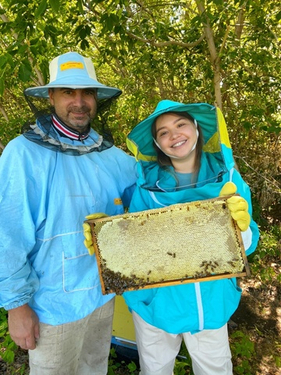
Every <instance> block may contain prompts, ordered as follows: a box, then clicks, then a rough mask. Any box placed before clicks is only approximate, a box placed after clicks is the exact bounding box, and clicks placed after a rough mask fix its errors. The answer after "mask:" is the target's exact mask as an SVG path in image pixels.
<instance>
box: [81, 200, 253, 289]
mask: <svg viewBox="0 0 281 375" xmlns="http://www.w3.org/2000/svg"><path fill="white" fill-rule="evenodd" d="M225 200H226V198H217V199H211V200H206V201H197V202H192V203H185V204H176V205H173V206H169V207H165V208H161V209H154V210H147V211H141V212H137V213H132V214H124V215H118V216H112V217H106V218H102V219H96V220H88V221H87V222H88V223H89V224H90V226H91V229H92V236H93V243H94V247H95V251H96V256H97V261H98V267H99V273H100V279H101V284H102V291H103V293H104V294H108V293H111V292H115V293H116V294H122V293H123V292H124V291H126V290H134V289H140V288H151V287H159V286H167V285H176V284H179V283H186V282H195V281H207V280H211V279H218V278H225V277H234V276H245V275H246V274H248V273H249V269H248V264H247V259H246V256H245V251H244V248H243V244H242V240H241V235H240V231H239V229H238V227H237V226H236V224H235V222H234V221H233V220H232V218H231V215H230V212H229V210H228V208H227V205H226V203H225Z"/></svg>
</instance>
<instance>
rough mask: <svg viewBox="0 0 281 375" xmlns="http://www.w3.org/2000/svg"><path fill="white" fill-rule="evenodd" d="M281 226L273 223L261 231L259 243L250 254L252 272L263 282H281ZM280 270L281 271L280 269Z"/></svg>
mask: <svg viewBox="0 0 281 375" xmlns="http://www.w3.org/2000/svg"><path fill="white" fill-rule="evenodd" d="M280 239H281V226H280V225H272V226H270V227H269V228H268V229H267V230H266V231H261V237H260V241H259V245H258V247H257V249H256V251H255V252H254V253H253V254H252V255H251V256H250V258H249V262H250V263H251V272H252V274H253V276H254V277H256V278H258V279H260V280H261V281H262V282H265V283H271V282H273V281H275V280H277V281H278V282H279V283H280V282H281V273H280V270H279V265H280V260H281V240H280ZM278 270H279V271H278Z"/></svg>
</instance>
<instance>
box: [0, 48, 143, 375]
mask: <svg viewBox="0 0 281 375" xmlns="http://www.w3.org/2000/svg"><path fill="white" fill-rule="evenodd" d="M64 87H67V88H71V89H73V90H75V89H95V90H97V91H96V92H97V100H98V102H99V101H100V100H103V99H110V98H113V97H115V96H118V95H120V94H121V91H120V90H118V89H116V88H112V87H108V86H105V85H103V84H101V83H99V82H98V81H97V79H96V76H95V72H94V67H93V65H92V63H91V61H90V59H87V58H84V57H83V56H81V55H79V54H77V53H75V52H69V53H66V54H64V55H61V56H59V57H57V58H55V59H54V60H53V61H52V62H51V64H50V83H49V84H48V85H46V86H41V87H33V88H29V89H27V90H26V92H25V94H26V95H29V96H34V97H41V98H47V97H48V89H50V88H53V89H55V88H64ZM135 179H136V174H135V160H134V158H133V157H131V156H129V155H127V154H126V153H125V152H123V151H122V150H120V149H118V148H117V147H115V146H114V145H113V144H112V143H110V142H108V141H106V140H104V139H103V137H102V136H101V135H99V134H98V133H97V132H96V131H95V130H93V129H92V128H90V127H89V131H88V133H87V134H77V132H75V131H72V130H71V129H69V128H68V127H67V126H65V124H63V123H62V122H61V121H60V119H58V118H57V117H56V115H55V114H50V115H46V116H45V115H42V116H40V117H39V118H37V120H36V123H35V124H33V125H32V126H31V128H30V129H29V130H28V131H27V132H26V133H24V134H22V135H20V136H18V137H17V138H15V139H14V140H12V141H11V142H10V143H9V144H8V145H7V146H6V148H5V149H4V152H3V154H2V156H1V158H0V180H1V184H0V212H1V215H0V256H1V263H0V290H1V293H0V305H1V306H2V307H4V308H5V309H6V310H8V311H9V310H11V309H16V308H18V307H21V306H23V305H25V304H27V305H28V306H29V307H30V308H31V309H32V310H33V311H34V312H35V313H36V315H37V316H38V318H39V322H40V338H39V341H38V343H37V347H36V349H35V350H30V353H29V354H30V358H32V360H31V362H30V365H32V370H31V374H35V375H37V374H38V375H39V374H40V375H45V374H46V375H58V374H60V375H63V374H67V375H69V374H73V375H74V374H79V375H82V374H88V373H89V371H90V373H91V374H106V373H107V358H108V354H109V348H110V342H111V324H112V315H113V301H114V299H113V297H114V294H110V295H106V296H105V295H103V294H102V292H101V285H100V279H99V274H98V269H97V262H96V257H95V256H93V257H91V256H89V254H88V250H87V248H86V247H85V246H84V244H83V241H84V236H83V227H82V224H83V222H84V220H85V216H86V215H88V214H90V213H93V212H105V213H106V214H108V215H116V214H122V213H123V212H124V207H125V206H128V205H129V202H130V199H131V195H132V192H133V189H134V185H135ZM110 301H111V302H110ZM105 306H108V307H107V308H106V309H104V307H105ZM96 311H97V312H98V315H99V317H101V318H102V317H103V318H106V319H107V320H106V327H104V326H102V323H100V327H99V330H100V337H99V336H98V333H97V331H96V332H94V328H93V327H90V326H89V325H88V323H89V319H90V317H91V316H92V315H93V314H94V313H95V312H96ZM84 319H85V320H84ZM76 322H77V325H76V324H75V323H76ZM105 329H106V332H105ZM50 332H52V334H53V336H54V337H52V336H51V333H50ZM83 332H84V333H83ZM87 334H88V335H92V336H93V337H90V338H89V340H90V344H89V347H87V350H84V351H83V349H81V348H82V344H83V340H84V339H85V337H86V336H85V335H87ZM67 335H69V342H66V340H65V341H63V340H64V337H66V336H67ZM81 335H84V336H83V337H84V338H81ZM87 340H88V338H87ZM47 341H48V347H47V349H46V350H45V352H41V351H40V350H41V349H40V348H42V347H44V345H45V344H46V342H47ZM62 341H63V342H62ZM61 342H62V344H61ZM99 350H100V351H101V357H102V358H99V359H98V360H97V361H96V363H92V362H95V359H94V358H95V351H96V352H99ZM88 352H89V353H88ZM36 353H40V354H36ZM46 353H47V354H46ZM82 354H83V355H82ZM86 355H88V357H89V358H86V359H85V356H86ZM41 362H42V363H43V364H41ZM78 364H79V366H80V367H79V368H78V367H77V366H78ZM83 366H84V367H83ZM82 367H83V368H82Z"/></svg>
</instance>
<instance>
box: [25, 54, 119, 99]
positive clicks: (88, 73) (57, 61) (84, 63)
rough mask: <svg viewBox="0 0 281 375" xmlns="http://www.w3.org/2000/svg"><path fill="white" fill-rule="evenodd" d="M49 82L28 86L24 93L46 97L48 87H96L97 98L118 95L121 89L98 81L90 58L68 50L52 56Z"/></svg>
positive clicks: (47, 95)
mask: <svg viewBox="0 0 281 375" xmlns="http://www.w3.org/2000/svg"><path fill="white" fill-rule="evenodd" d="M49 71H50V82H49V83H48V84H47V85H45V86H37V87H30V88H28V89H26V90H25V91H24V93H25V95H27V96H33V97H39V98H48V97H49V94H48V89H50V88H63V87H65V88H70V89H85V88H93V89H97V96H98V99H99V100H101V99H110V98H113V97H116V96H119V95H120V94H121V93H122V91H121V90H119V89H117V88H114V87H108V86H106V85H103V84H102V83H100V82H98V80H97V77H96V73H95V68H94V65H93V63H92V61H91V59H89V58H87V57H84V56H81V55H79V53H77V52H68V53H65V54H63V55H60V56H58V57H56V58H54V59H53V60H52V61H51V62H50V65H49Z"/></svg>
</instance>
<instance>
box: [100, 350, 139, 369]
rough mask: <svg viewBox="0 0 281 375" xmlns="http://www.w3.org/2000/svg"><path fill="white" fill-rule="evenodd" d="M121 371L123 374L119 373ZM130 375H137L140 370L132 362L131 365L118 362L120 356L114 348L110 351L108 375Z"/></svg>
mask: <svg viewBox="0 0 281 375" xmlns="http://www.w3.org/2000/svg"><path fill="white" fill-rule="evenodd" d="M119 371H121V372H119ZM119 373H120V374H123V373H126V374H130V375H137V374H138V368H137V365H136V364H135V363H134V362H133V361H131V362H130V363H128V364H127V363H125V361H121V363H120V362H118V356H117V354H116V352H115V349H114V348H111V350H110V357H109V361H108V373H107V374H108V375H116V374H119Z"/></svg>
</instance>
